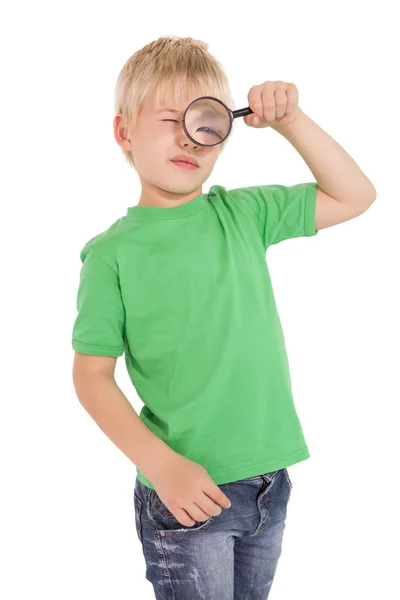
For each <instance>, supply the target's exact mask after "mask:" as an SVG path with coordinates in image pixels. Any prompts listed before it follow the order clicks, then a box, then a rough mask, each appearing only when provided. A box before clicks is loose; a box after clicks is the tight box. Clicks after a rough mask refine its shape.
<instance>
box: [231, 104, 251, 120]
mask: <svg viewBox="0 0 400 600" xmlns="http://www.w3.org/2000/svg"><path fill="white" fill-rule="evenodd" d="M252 112H253V111H252V110H251V108H250V106H248V107H247V108H239V109H238V110H233V111H232V116H233V118H234V119H236V117H245V116H246V115H251V113H252Z"/></svg>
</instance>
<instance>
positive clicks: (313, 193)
mask: <svg viewBox="0 0 400 600" xmlns="http://www.w3.org/2000/svg"><path fill="white" fill-rule="evenodd" d="M305 187H306V191H305V203H306V205H305V211H304V213H305V224H304V227H305V234H306V236H311V235H317V233H318V231H317V230H316V229H315V213H316V201H317V189H318V184H317V183H308V184H307V185H306V186H305Z"/></svg>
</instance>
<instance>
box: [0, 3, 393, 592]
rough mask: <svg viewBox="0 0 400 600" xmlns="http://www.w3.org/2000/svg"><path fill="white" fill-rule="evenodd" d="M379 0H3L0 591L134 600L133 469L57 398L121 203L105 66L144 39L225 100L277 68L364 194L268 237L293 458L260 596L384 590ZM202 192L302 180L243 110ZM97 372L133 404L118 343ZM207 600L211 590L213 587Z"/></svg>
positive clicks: (386, 338)
mask: <svg viewBox="0 0 400 600" xmlns="http://www.w3.org/2000/svg"><path fill="white" fill-rule="evenodd" d="M395 8H396V5H395V3H393V2H390V1H388V0H386V1H380V2H379V3H372V4H367V3H365V2H354V1H353V2H351V1H350V2H349V1H347V2H343V1H336V2H334V3H327V2H317V1H313V2H311V1H308V2H304V1H303V2H294V1H293V2H284V3H267V2H261V1H254V2H251V3H241V4H240V3H239V4H237V5H235V4H234V3H231V2H226V1H220V2H218V3H217V2H216V1H215V0H213V1H211V2H210V1H208V0H207V1H202V2H199V3H182V2H177V1H172V0H171V1H170V2H160V3H155V2H154V1H153V2H144V3H143V2H133V1H131V2H118V1H114V2H112V3H111V2H99V1H98V2H87V1H86V2H85V1H83V0H81V1H80V2H76V1H75V2H74V1H71V0H70V1H69V2H43V1H42V2H40V1H36V2H12V3H11V2H9V3H8V4H7V5H4V6H3V7H2V9H1V15H0V23H1V25H0V28H1V30H0V44H1V48H0V50H1V59H0V60H1V88H2V91H1V96H0V98H1V99H0V102H1V111H0V119H1V123H0V125H1V136H0V144H1V167H2V168H1V173H2V174H1V178H0V185H1V214H2V227H1V231H2V235H1V244H2V256H3V260H2V275H3V277H2V279H3V286H2V289H3V291H2V304H3V309H2V316H3V319H2V321H3V323H2V339H3V344H2V347H3V352H2V354H3V359H2V367H3V368H2V376H1V390H0V393H1V398H2V402H1V412H2V416H1V422H0V427H1V430H0V443H1V448H0V450H1V459H2V460H1V479H2V482H1V487H2V493H1V524H0V525H1V535H0V539H1V541H0V544H1V553H2V559H1V571H2V575H1V578H0V595H1V597H2V598H4V599H5V600H14V599H18V600H19V599H22V598H33V597H38V598H41V600H50V599H51V600H55V599H57V600H64V599H65V600H66V599H68V600H70V599H72V598H73V599H74V600H88V599H95V598H96V600H101V599H103V598H104V599H107V600H111V599H113V600H117V599H118V600H125V599H126V600H128V599H132V598H135V599H138V600H139V599H140V600H150V599H152V598H154V594H153V590H152V586H151V584H150V583H149V582H148V581H147V580H146V579H145V563H144V557H143V554H142V550H141V546H140V542H139V540H138V539H137V537H136V531H135V524H134V506H133V486H134V481H135V465H134V464H133V463H131V462H130V461H129V460H128V459H127V458H126V456H125V455H124V454H122V453H121V452H120V450H119V449H118V448H117V447H116V446H115V445H114V444H113V443H111V442H110V440H109V439H108V438H107V437H106V436H105V435H104V433H103V432H102V431H101V430H100V429H99V428H98V427H97V425H96V424H95V422H94V421H93V420H92V419H91V417H90V416H89V415H88V414H87V413H86V411H85V410H84V409H83V407H82V406H81V404H80V403H79V401H78V399H77V397H76V394H75V390H74V387H73V382H72V363H73V354H74V353H73V350H72V346H71V333H72V326H73V322H74V319H75V316H76V307H75V301H76V293H77V288H78V282H79V271H80V267H81V263H80V258H79V253H80V250H81V248H82V247H83V245H84V244H85V243H86V241H87V240H89V239H90V238H91V237H93V236H94V235H96V234H97V233H99V232H101V231H104V230H105V229H107V228H108V227H109V225H110V224H111V223H112V222H114V221H115V220H117V219H118V218H119V217H121V216H123V215H124V214H125V213H126V209H127V207H128V206H130V205H132V206H133V205H135V204H137V202H138V200H139V195H140V182H139V179H138V177H137V175H136V173H135V172H134V171H132V170H131V169H130V168H129V167H128V165H127V163H126V162H125V160H124V159H123V156H122V154H121V151H120V148H119V147H118V145H117V144H116V142H115V140H114V137H113V130H112V120H113V116H114V115H113V92H114V85H115V82H116V79H117V76H118V73H119V71H120V69H121V68H122V66H123V64H124V63H125V61H126V59H127V58H128V57H129V56H131V54H133V52H135V51H136V50H138V49H139V48H141V47H143V46H144V45H145V44H147V43H148V42H150V41H152V40H153V39H155V38H157V37H158V36H160V35H179V36H192V37H194V38H197V39H202V40H204V41H206V42H208V43H209V51H210V52H211V53H212V54H214V56H216V57H217V58H218V60H220V61H221V62H222V64H223V65H224V67H225V69H226V72H227V74H228V77H229V79H230V82H231V87H232V92H233V95H234V98H235V104H236V108H240V107H244V106H247V105H248V103H247V94H248V91H249V89H250V87H251V86H253V85H256V84H257V85H258V84H260V83H263V82H264V81H275V80H283V81H290V82H294V83H295V84H296V86H297V87H298V90H299V105H300V107H301V108H302V109H303V111H304V112H306V113H307V114H308V115H309V116H310V117H311V118H312V119H313V120H314V121H316V122H317V123H318V124H319V125H320V126H321V127H322V128H323V129H324V130H325V131H327V132H328V133H329V134H330V135H332V137H334V138H335V139H336V140H337V141H338V142H339V143H340V144H341V145H342V146H343V147H344V148H345V149H346V150H347V151H348V152H349V153H350V155H351V156H352V157H353V158H354V160H355V161H356V162H357V164H358V165H359V166H360V167H361V169H362V170H363V171H364V172H365V173H366V175H367V176H368V177H369V178H370V179H371V181H372V182H373V184H374V185H375V187H376V189H377V193H378V196H377V200H376V202H375V203H374V205H373V206H372V207H371V208H370V209H369V210H368V211H367V212H366V213H364V214H363V215H362V216H360V217H359V218H356V219H353V220H351V221H348V222H346V223H343V224H341V225H337V226H335V227H332V228H329V229H325V230H321V231H320V233H319V234H318V235H317V236H316V237H313V238H298V239H293V240H288V241H286V242H283V243H281V244H278V245H277V246H275V247H272V248H270V250H269V251H268V264H269V268H270V272H271V276H272V280H273V284H274V291H275V295H276V299H277V303H278V310H279V313H280V316H281V319H282V322H283V327H284V332H285V337H286V344H287V350H288V355H289V361H290V365H291V374H292V384H293V390H294V396H295V403H296V408H297V411H298V414H299V418H300V420H301V423H302V426H303V430H304V434H305V437H306V441H307V444H308V446H309V449H310V453H311V458H310V459H308V460H306V461H303V462H301V463H298V464H296V465H293V466H291V467H289V474H290V477H291V479H292V482H293V490H292V496H291V500H290V505H289V507H288V516H287V523H286V530H285V535H284V545H283V552H282V555H281V559H280V563H279V565H278V569H277V572H276V576H275V581H274V583H273V586H272V590H271V593H270V596H269V600H289V599H294V598H307V600H314V599H315V600H321V599H322V598H323V599H324V600H334V599H335V600H336V599H337V598H342V599H349V600H350V599H351V600H353V599H354V598H363V600H369V599H373V598H374V599H375V598H385V600H392V599H393V600H394V599H396V598H399V597H400V591H399V580H398V560H399V555H398V539H399V533H400V531H399V516H398V506H399V477H398V465H399V446H398V430H399V420H398V414H399V401H400V386H399V380H398V371H399V359H400V353H399V333H400V331H399V329H400V327H399V316H398V311H399V306H400V295H399V257H400V251H399V246H400V244H399V231H400V229H399V223H398V222H399V217H400V210H399V202H400V200H399V158H400V156H399V146H398V138H399V134H400V125H399V84H398V59H396V58H395V56H396V55H397V56H398V53H399V50H400V48H399V41H398V39H399V38H398V21H397V20H396V18H395V12H394V11H395ZM232 135H234V139H232V140H231V141H230V143H229V144H228V146H227V148H226V150H225V152H224V153H223V154H222V156H221V158H220V160H219V161H218V162H217V164H216V167H215V169H214V171H213V173H212V175H211V177H210V178H209V180H207V181H206V182H205V184H204V185H203V191H208V190H209V188H210V187H211V185H213V184H220V185H224V186H226V187H227V188H228V189H229V188H235V187H240V186H249V185H264V184H272V183H281V184H285V185H292V184H295V183H300V182H306V181H314V177H313V175H312V173H311V171H310V170H309V168H308V167H307V165H306V163H305V162H304V160H303V159H302V157H301V156H300V155H299V154H298V153H297V152H296V151H295V149H294V148H293V147H292V146H291V144H290V143H289V142H287V140H285V139H284V138H283V137H282V136H280V135H279V134H278V133H276V132H275V131H273V130H271V129H268V128H267V129H261V130H256V129H252V128H249V127H247V126H246V125H245V123H244V122H243V120H242V121H241V122H238V123H237V125H236V127H235V132H234V134H232ZM116 379H117V382H118V384H119V385H120V387H121V388H122V389H123V391H124V393H125V394H126V395H127V397H128V398H129V399H130V401H131V402H132V405H133V407H134V408H135V410H137V412H139V411H140V409H141V407H142V402H141V401H140V400H139V398H138V396H137V394H136V392H135V389H134V388H133V386H132V385H131V383H130V380H129V379H128V375H127V372H126V367H125V363H124V357H122V358H121V359H120V360H119V361H118V363H117V368H116ZM207 600H219V599H218V598H213V599H211V598H210V599H207Z"/></svg>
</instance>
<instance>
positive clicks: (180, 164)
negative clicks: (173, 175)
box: [171, 160, 199, 171]
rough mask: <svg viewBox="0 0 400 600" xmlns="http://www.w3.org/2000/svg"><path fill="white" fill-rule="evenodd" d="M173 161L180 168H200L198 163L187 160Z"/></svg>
mask: <svg viewBox="0 0 400 600" xmlns="http://www.w3.org/2000/svg"><path fill="white" fill-rule="evenodd" d="M171 162H172V163H173V164H174V165H176V166H177V167H179V168H180V169H186V170H187V171H196V169H198V168H199V167H198V166H197V165H194V164H192V163H189V162H186V161H184V160H171Z"/></svg>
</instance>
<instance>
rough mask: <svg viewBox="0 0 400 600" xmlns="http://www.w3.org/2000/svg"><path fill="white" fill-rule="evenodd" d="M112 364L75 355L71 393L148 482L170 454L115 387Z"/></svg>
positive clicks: (104, 359) (108, 359) (113, 361)
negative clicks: (74, 392) (72, 390)
mask: <svg viewBox="0 0 400 600" xmlns="http://www.w3.org/2000/svg"><path fill="white" fill-rule="evenodd" d="M116 362H117V358H114V357H110V356H93V355H89V354H82V353H80V352H75V356H74V363H73V382H74V387H75V391H76V394H77V396H78V399H79V401H80V403H81V404H82V406H83V407H84V408H85V410H86V411H87V412H88V413H89V414H90V416H91V417H92V418H93V420H94V421H95V422H96V423H97V425H98V426H99V427H100V429H101V430H102V431H103V432H104V433H105V434H106V435H107V437H108V438H109V439H110V440H111V441H112V442H113V443H114V444H115V445H116V446H117V447H118V448H119V449H120V450H121V452H123V453H124V454H125V455H126V456H127V457H128V458H129V459H130V460H131V461H132V462H133V463H134V464H135V465H137V466H138V468H139V469H140V470H141V471H142V472H143V473H144V474H145V475H146V477H148V479H150V480H151V479H152V478H153V477H154V476H155V474H156V471H158V470H159V469H160V468H162V467H163V465H164V463H166V462H167V461H168V459H169V458H170V457H171V455H172V454H174V452H173V451H172V450H171V448H170V447H169V446H168V445H167V444H165V443H164V442H163V441H162V440H161V439H160V438H159V437H157V436H156V435H155V434H154V433H153V432H152V431H151V430H150V429H149V428H148V427H146V425H145V424H144V423H143V421H142V420H141V419H140V417H139V415H138V414H137V412H136V411H135V410H134V408H133V407H132V405H131V403H130V402H129V400H128V399H127V397H126V396H125V394H124V393H123V392H122V390H121V388H120V387H119V386H118V384H117V382H116V381H115V378H114V371H115V365H116Z"/></svg>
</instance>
